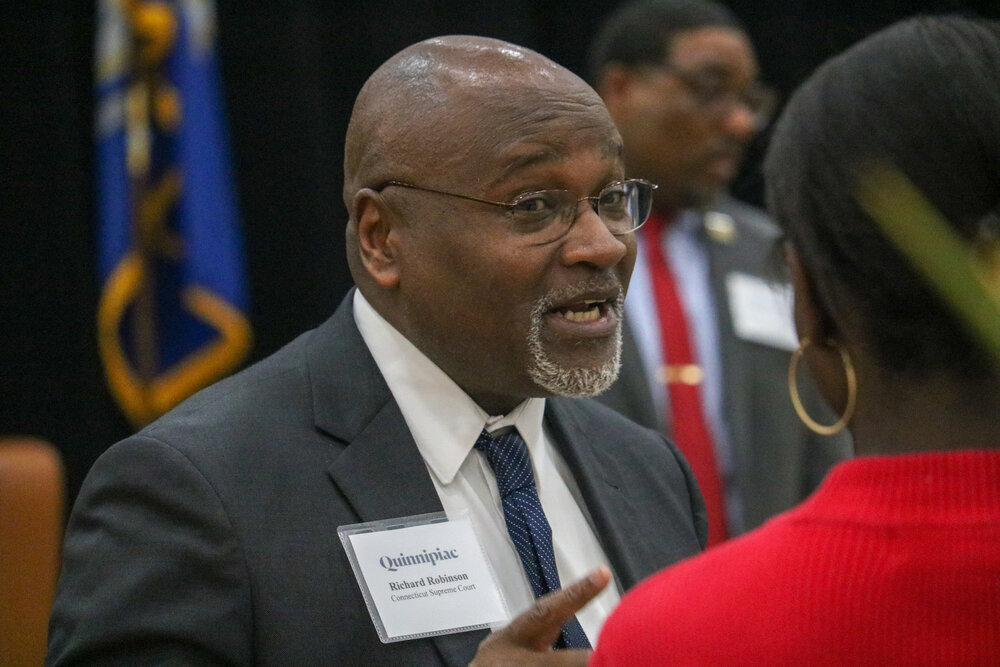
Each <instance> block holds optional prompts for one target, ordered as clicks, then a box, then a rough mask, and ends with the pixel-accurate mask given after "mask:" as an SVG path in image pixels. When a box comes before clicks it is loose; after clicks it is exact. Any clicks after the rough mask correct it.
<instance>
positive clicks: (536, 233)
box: [374, 178, 657, 244]
mask: <svg viewBox="0 0 1000 667" xmlns="http://www.w3.org/2000/svg"><path fill="white" fill-rule="evenodd" d="M390 186H396V187H400V188H410V189H411V190H420V191H422V192H431V193H434V194H438V195H447V196H448V197H457V198H459V199H466V200H468V201H474V202H479V203H480V204H489V205H490V206H499V207H501V208H504V209H506V211H507V215H508V216H509V218H510V223H511V228H512V229H513V231H514V232H515V233H517V234H520V235H523V236H525V237H528V238H529V239H530V240H531V241H532V243H535V244H544V243H551V242H553V241H556V240H558V239H560V238H562V237H563V236H564V235H565V234H566V233H567V232H568V231H569V229H570V227H572V226H573V223H574V222H576V219H577V217H578V215H577V213H578V211H579V208H580V202H583V201H586V202H588V203H589V204H590V205H591V207H593V209H594V211H595V212H596V213H597V215H598V216H599V217H600V218H601V220H603V221H604V224H605V225H607V227H608V231H610V232H611V233H612V234H614V235H615V236H621V235H623V234H628V233H629V232H634V231H635V230H637V229H639V227H641V226H642V224H643V223H644V222H646V219H647V218H649V211H650V209H651V208H652V205H653V190H655V189H656V187H657V186H656V185H654V184H653V183H650V182H649V181H644V180H642V179H638V178H630V179H628V180H624V181H615V182H613V183H609V184H607V185H605V186H604V188H602V189H601V191H600V193H598V194H597V195H591V196H586V197H577V196H576V195H575V194H574V193H572V192H570V191H569V190H539V191H537V192H525V193H522V194H519V195H518V196H516V197H515V198H514V199H513V201H510V202H499V201H490V200H488V199H480V198H478V197H470V196H469V195H460V194H457V193H455V192H445V191H444V190H435V189H433V188H425V187H423V186H421V185H414V184H412V183H405V182H403V181H386V182H384V183H382V184H381V185H380V186H378V187H376V188H374V190H375V191H376V192H381V191H382V190H383V189H384V188H387V187H390Z"/></svg>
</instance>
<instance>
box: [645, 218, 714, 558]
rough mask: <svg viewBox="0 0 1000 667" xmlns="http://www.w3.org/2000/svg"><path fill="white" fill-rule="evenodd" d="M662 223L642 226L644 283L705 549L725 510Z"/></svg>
mask: <svg viewBox="0 0 1000 667" xmlns="http://www.w3.org/2000/svg"><path fill="white" fill-rule="evenodd" d="M665 228H666V221H665V220H664V219H663V218H661V217H660V216H658V215H657V214H656V213H655V212H654V213H653V214H651V215H650V216H649V220H647V221H646V224H645V225H644V226H643V228H642V232H643V234H644V235H645V243H644V245H645V247H646V253H647V259H648V261H649V267H650V272H649V273H650V281H651V283H652V286H653V294H654V295H655V296H656V310H657V314H658V315H659V319H660V339H661V340H662V342H663V348H662V351H663V360H664V365H663V367H662V369H661V376H660V380H661V381H662V382H664V383H665V384H666V386H667V390H668V391H669V392H670V409H671V411H672V413H673V415H672V416H673V418H672V419H670V420H669V422H670V423H671V424H672V426H673V429H672V430H673V437H674V441H675V442H676V443H677V446H678V447H680V449H681V451H682V452H684V456H685V457H686V458H687V460H688V463H689V464H691V470H692V471H693V472H694V476H695V479H697V480H698V486H699V487H700V488H701V495H702V496H704V498H705V506H706V508H707V510H708V528H709V530H708V546H709V547H711V546H713V545H715V544H718V543H719V542H722V541H723V540H725V539H726V510H725V500H724V495H723V491H722V480H721V479H720V478H719V468H718V466H717V465H716V461H715V448H714V446H713V444H712V435H711V432H710V431H709V429H708V425H707V424H706V422H705V410H704V409H703V407H702V402H701V390H700V385H701V380H702V377H703V373H702V372H701V368H700V367H699V366H698V365H697V360H696V359H695V357H694V354H693V352H692V347H691V334H690V329H689V328H688V323H687V316H686V315H685V313H684V305H683V304H682V303H681V300H680V295H679V294H678V293H677V288H676V286H675V284H674V276H673V273H672V272H671V271H670V265H669V264H668V263H667V259H666V257H665V256H664V253H663V250H662V248H661V239H662V235H663V231H664V229H665Z"/></svg>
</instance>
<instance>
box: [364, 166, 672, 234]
mask: <svg viewBox="0 0 1000 667" xmlns="http://www.w3.org/2000/svg"><path fill="white" fill-rule="evenodd" d="M620 185H639V186H648V187H649V194H648V198H649V200H650V202H652V198H653V190H656V189H657V188H658V187H659V186H658V185H656V184H655V183H652V182H650V181H647V180H645V179H643V178H626V179H622V180H620V181H612V182H611V183H608V184H607V185H605V186H604V187H603V188H601V191H600V192H599V193H597V194H596V195H585V196H583V197H578V198H577V199H576V202H575V203H576V206H577V207H579V205H580V202H582V201H587V202H589V203H590V207H591V208H592V209H594V212H595V213H597V214H598V216H600V209H599V205H600V200H601V196H602V195H604V193H605V192H607V191H608V190H609V189H610V188H613V187H615V186H620ZM390 186H396V187H400V188H409V189H411V190H419V191H421V192H430V193H433V194H438V195H446V196H448V197H457V198H458V199H465V200H467V201H473V202H478V203H480V204H489V205H490V206H498V207H500V208H503V209H506V210H507V211H508V212H514V211H515V210H516V209H517V207H518V205H519V204H521V202H523V201H525V200H527V199H530V198H531V197H535V196H538V195H539V194H542V193H545V192H569V190H566V189H563V188H551V189H548V190H533V191H531V192H522V193H521V194H519V195H517V196H516V197H515V198H514V200H513V201H509V202H501V201H492V200H490V199H482V198H480V197H473V196H471V195H463V194H459V193H457V192H448V191H447V190H437V189H434V188H428V187H424V186H422V185H414V184H413V183H408V182H406V181H398V180H388V181H383V182H382V183H381V184H379V185H378V186H375V187H373V188H372V190H374V191H375V192H382V190H384V189H385V188H387V187H390ZM570 194H572V193H570ZM649 213H650V211H649V210H647V211H646V212H645V216H644V217H643V219H642V221H641V222H639V223H638V224H637V225H635V226H634V227H632V228H631V229H629V230H626V231H623V232H616V231H614V230H612V229H611V228H610V227H609V228H608V231H610V232H611V233H612V234H613V235H614V236H624V235H625V234H631V233H632V232H634V231H636V230H637V229H639V228H640V227H642V226H643V225H644V224H645V223H646V221H647V220H649ZM579 217H580V216H579V215H576V216H574V217H573V218H572V220H571V221H570V223H569V224H568V225H567V226H566V230H567V231H568V230H569V228H570V227H572V226H573V224H574V223H575V222H576V219H577V218H579ZM601 219H602V220H603V219H604V218H601ZM556 238H561V236H560V237H556ZM553 240H555V239H553Z"/></svg>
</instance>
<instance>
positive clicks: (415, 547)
mask: <svg viewBox="0 0 1000 667" xmlns="http://www.w3.org/2000/svg"><path fill="white" fill-rule="evenodd" d="M337 534H338V535H339V536H340V541H341V543H343V545H344V550H345V551H346V552H347V557H348V559H349V560H350V562H351V567H352V568H353V569H354V576H355V577H357V579H358V585H359V586H360V587H361V592H362V594H363V595H364V598H365V604H367V605H368V612H369V613H370V614H371V617H372V621H373V622H374V623H375V629H376V630H377V631H378V636H379V639H381V640H382V642H383V643H389V642H398V641H402V640H404V639H417V638H419V637H432V636H435V635H444V634H450V633H453V632H465V631H468V630H479V629H481V628H488V627H491V626H495V625H497V624H500V623H504V622H506V621H507V620H508V619H509V618H510V615H509V613H508V612H507V608H506V606H505V604H504V601H503V597H502V596H501V595H500V590H499V587H498V586H497V583H496V579H495V578H494V576H493V572H492V570H491V569H490V566H489V564H488V563H487V561H486V557H485V555H484V554H483V549H482V547H481V546H480V544H479V540H478V539H477V538H476V534H475V532H474V531H473V529H472V524H471V523H470V522H469V520H468V519H467V518H459V519H455V520H453V521H449V520H448V518H447V517H446V516H445V514H444V512H438V513H435V514H421V515H418V516H412V517H406V518H401V519H387V520H385V521H371V522H368V523H356V524H351V525H348V526H340V527H338V528H337Z"/></svg>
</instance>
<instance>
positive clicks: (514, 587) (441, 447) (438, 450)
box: [354, 290, 620, 644]
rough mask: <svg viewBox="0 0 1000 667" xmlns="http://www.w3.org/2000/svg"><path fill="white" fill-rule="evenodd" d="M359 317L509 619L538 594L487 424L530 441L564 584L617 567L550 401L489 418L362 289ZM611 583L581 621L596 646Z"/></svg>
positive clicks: (441, 492)
mask: <svg viewBox="0 0 1000 667" xmlns="http://www.w3.org/2000/svg"><path fill="white" fill-rule="evenodd" d="M354 319H355V322H356V323H357V325H358V329H359V330H360V332H361V336H362V338H364V341H365V343H366V344H367V345H368V349H369V350H371V353H372V356H373V357H374V358H375V363H376V364H378V367H379V370H381V372H382V375H383V376H384V377H385V381H386V383H387V384H388V385H389V389H390V391H392V395H393V397H394V398H395V399H396V403H398V404H399V408H400V410H401V411H402V413H403V418H404V419H405V420H406V425H407V426H408V427H409V429H410V433H411V434H412V435H413V439H414V441H415V442H416V444H417V449H419V450H420V455H421V456H422V457H423V459H424V463H425V464H426V465H427V470H428V472H429V473H430V477H431V480H432V481H433V482H434V488H435V489H436V490H437V493H438V497H439V498H440V499H441V504H442V506H443V507H444V511H445V514H447V516H448V518H450V519H454V518H458V517H461V516H467V517H468V518H469V520H470V521H471V523H472V527H473V529H474V530H475V532H476V535H477V536H478V537H479V540H480V542H481V543H482V546H483V550H484V552H485V554H486V558H487V561H488V562H489V564H490V566H491V567H492V569H493V573H494V575H496V578H497V582H498V584H499V586H500V592H501V595H502V596H503V598H504V601H505V603H506V605H507V609H508V611H509V612H510V614H511V616H512V617H513V616H516V615H517V614H519V613H521V612H522V611H524V610H525V609H527V608H528V607H529V606H530V605H531V604H532V602H533V601H534V595H533V594H532V591H531V585H530V584H529V583H528V578H527V576H526V575H525V574H524V570H523V568H522V567H521V560H520V558H519V556H518V555H517V551H516V549H515V548H514V544H513V542H511V540H510V537H509V536H508V534H507V524H506V522H505V520H504V514H503V508H502V505H501V503H500V493H499V491H498V490H497V484H496V479H495V477H494V475H493V471H492V469H491V468H490V465H489V463H488V462H487V461H486V456H485V455H484V454H483V453H482V452H479V451H478V450H475V449H473V445H475V442H476V439H477V438H478V437H479V434H480V432H481V431H482V430H483V428H484V427H485V428H486V429H487V430H488V431H490V432H493V431H496V430H498V429H501V428H504V427H508V426H514V427H516V428H517V430H518V432H519V433H520V434H521V437H523V438H524V441H525V442H526V443H527V445H528V452H529V453H530V455H531V461H532V465H533V468H534V473H535V486H536V487H537V489H538V497H539V500H540V501H541V504H542V508H543V510H544V511H545V516H546V518H547V519H548V522H549V525H550V526H551V527H552V544H553V547H554V550H555V556H556V568H557V569H558V571H559V580H560V582H561V583H562V584H563V585H564V586H565V585H568V584H570V583H573V582H574V581H576V580H578V579H580V578H582V577H584V576H586V575H587V574H588V573H590V572H591V571H592V570H593V569H595V568H596V567H598V566H600V565H604V566H607V567H608V568H609V569H610V564H609V563H608V559H607V556H605V554H604V551H603V549H602V548H601V546H600V543H599V542H598V541H597V537H596V535H595V534H594V530H593V528H592V527H591V524H590V523H589V522H588V519H587V516H586V514H585V512H586V510H585V509H584V508H583V503H582V501H581V500H580V491H579V489H578V488H577V485H576V482H575V481H574V480H573V477H572V475H571V474H570V472H569V468H568V467H567V465H566V462H565V461H564V460H563V459H562V457H561V456H560V455H559V453H558V452H556V450H555V448H554V447H553V446H552V443H551V442H550V439H549V436H548V435H547V433H546V432H545V429H544V428H543V425H542V417H543V413H544V411H545V399H543V398H532V399H528V400H526V401H524V402H523V403H521V404H520V405H518V406H517V407H516V408H515V409H514V410H512V411H511V412H510V413H509V414H507V415H499V416H490V415H487V414H486V412H484V411H483V409H482V408H480V407H479V406H478V405H477V404H476V403H475V402H474V401H473V400H472V399H471V398H470V397H469V396H468V395H467V394H466V393H465V392H464V391H463V390H462V389H461V388H460V387H459V386H458V385H457V384H455V382H454V381H452V379H451V378H450V377H448V376H447V375H446V374H445V373H444V371H442V370H441V369H440V368H438V367H437V366H436V365H435V364H434V363H433V362H432V361H431V360H430V359H428V358H427V357H426V356H425V355H424V354H423V353H422V352H420V350H418V349H417V348H416V347H415V346H414V345H413V344H412V343H411V342H410V341H409V340H407V339H406V338H405V337H404V336H403V335H402V334H400V333H399V332H398V331H397V330H396V329H395V328H394V327H393V326H392V325H390V324H389V323H388V322H387V321H386V320H385V319H384V318H383V317H382V316H380V315H379V314H378V313H377V312H375V309H374V308H372V306H371V304H369V303H368V301H367V300H366V299H365V298H364V297H363V296H362V295H361V292H360V290H358V291H355V293H354ZM619 598H620V592H619V590H618V588H617V585H616V584H615V582H614V580H612V583H611V584H609V585H608V587H607V588H606V589H605V590H604V591H603V592H602V593H601V594H600V595H599V596H598V597H597V598H596V599H595V600H594V601H593V602H591V603H590V604H589V605H587V607H586V608H584V609H583V610H581V611H580V612H579V613H578V614H577V619H578V620H579V621H580V625H581V626H582V627H583V631H584V632H585V633H586V634H587V637H588V638H589V639H590V642H591V644H595V643H596V640H597V635H598V633H599V632H600V628H601V625H603V623H604V620H605V619H606V618H607V616H608V614H609V613H611V610H612V609H613V608H614V607H615V605H617V604H618V600H619Z"/></svg>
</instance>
